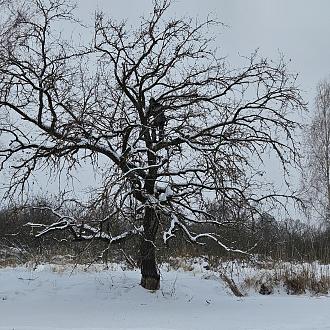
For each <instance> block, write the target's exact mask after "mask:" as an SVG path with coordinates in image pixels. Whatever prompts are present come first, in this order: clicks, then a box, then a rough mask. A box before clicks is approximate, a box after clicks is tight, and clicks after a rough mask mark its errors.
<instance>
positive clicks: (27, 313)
mask: <svg viewBox="0 0 330 330" xmlns="http://www.w3.org/2000/svg"><path fill="white" fill-rule="evenodd" d="M96 268H97V269H95V268H93V267H92V268H91V269H89V270H88V271H84V270H83V269H82V268H81V269H79V268H77V269H75V270H73V271H72V267H71V268H70V266H67V267H65V268H63V266H56V265H46V266H38V268H37V269H36V270H35V271H33V270H31V269H29V268H26V267H17V268H3V269H0V329H1V330H55V329H56V330H59V329H61V330H64V329H70V330H73V329H80V330H81V329H86V330H87V329H88V330H96V329H97V330H101V329H102V330H105V329H107V330H108V329H118V330H119V329H135V330H137V329H139V330H142V329H144V330H150V329H154V330H165V329H166V330H170V329H171V330H174V329H179V330H182V329H189V330H190V329H191V330H195V329H196V330H197V329H198V330H204V329H205V330H208V329H216V330H219V329H222V330H229V329H232V330H240V329H245V330H247V329H250V330H258V329H262V330H274V329H281V330H286V329H296V330H304V329H306V330H307V329H308V330H311V329H315V330H323V329H330V297H329V296H319V297H311V296H309V295H302V296H290V295H286V294H285V293H284V292H283V293H280V294H279V293H276V294H273V295H269V296H262V295H259V294H251V295H249V296H248V297H244V298H237V297H235V296H233V295H232V294H230V293H229V291H228V289H227V288H226V286H225V285H224V284H223V282H221V280H219V278H218V277H216V276H215V275H213V276H212V274H210V272H208V275H209V276H205V275H206V274H205V272H206V271H204V273H203V272H200V271H196V270H193V271H165V270H163V271H162V283H161V285H162V287H161V290H159V291H157V292H148V291H146V290H144V289H143V288H141V287H140V286H139V284H138V283H139V279H140V274H139V272H138V271H129V270H122V269H121V268H120V266H117V267H114V268H113V269H112V270H101V269H100V267H96Z"/></svg>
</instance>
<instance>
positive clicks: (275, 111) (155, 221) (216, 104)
mask: <svg viewBox="0 0 330 330" xmlns="http://www.w3.org/2000/svg"><path fill="white" fill-rule="evenodd" d="M27 4H28V5H29V6H24V5H22V6H20V7H17V6H16V7H15V6H13V5H12V6H11V7H9V9H10V13H11V14H10V15H9V18H8V20H7V21H6V22H5V23H4V24H3V26H2V28H1V31H2V34H1V40H0V111H1V115H2V114H4V115H5V116H6V118H7V121H6V122H3V123H2V124H1V128H0V132H1V133H2V134H3V135H6V136H7V138H6V139H5V140H6V141H9V143H8V146H7V147H5V148H2V149H1V151H0V157H1V165H2V167H4V166H6V164H13V166H12V169H13V172H12V180H11V182H10V187H9V194H10V193H13V192H15V191H17V189H18V188H20V189H24V187H25V185H26V183H27V182H28V180H29V177H30V175H31V173H33V172H34V171H35V170H38V169H43V168H52V169H53V170H54V173H57V172H59V171H60V170H61V169H62V168H63V166H65V168H66V169H67V170H68V171H71V170H73V169H75V168H77V167H79V166H81V165H82V163H83V162H84V161H86V160H89V161H90V162H91V163H92V164H93V165H94V166H95V168H99V167H102V168H106V171H105V175H104V178H103V179H104V181H103V185H102V186H101V187H99V189H98V190H96V191H95V195H94V198H93V203H92V207H94V208H97V207H99V206H100V205H102V203H104V202H105V201H106V202H107V203H108V204H107V205H108V207H109V210H111V212H109V214H108V215H107V216H106V217H104V218H103V219H95V221H94V222H93V223H92V224H91V223H88V224H87V223H84V222H83V221H81V220H79V219H75V218H73V217H70V216H67V215H63V213H62V212H61V210H60V209H57V210H55V209H54V210H52V212H53V213H54V214H55V216H56V217H57V218H58V222H55V223H54V224H52V225H50V226H44V225H43V224H37V225H35V226H39V228H40V233H39V235H44V234H46V233H49V232H51V231H53V230H63V229H67V230H69V231H70V232H71V233H72V235H73V236H74V238H75V239H77V240H92V239H100V240H104V241H106V242H108V243H109V246H110V245H112V244H115V243H119V242H121V241H123V240H127V239H129V238H131V237H136V236H139V237H141V248H140V265H141V272H142V280H141V284H142V286H143V287H145V288H147V289H158V288H159V271H158V268H157V263H156V239H157V238H158V239H159V237H162V240H163V242H164V243H167V242H168V241H169V240H170V239H172V238H174V237H175V233H176V232H177V231H181V232H183V233H184V235H185V237H186V238H187V239H188V240H189V241H191V242H193V243H197V244H205V242H206V240H214V241H216V242H217V243H218V244H219V245H220V246H222V247H223V248H224V249H225V250H227V251H239V250H236V249H235V247H232V246H227V245H226V244H225V243H224V241H223V240H222V238H221V228H223V226H227V225H230V220H228V219H227V220H226V219H222V220H221V221H218V220H216V219H215V218H214V217H213V216H212V215H211V214H210V213H208V212H207V204H208V202H209V200H210V199H218V200H221V202H222V203H225V204H226V205H228V208H229V207H230V205H235V206H237V205H244V207H246V205H249V207H251V208H256V206H257V205H259V204H260V203H262V202H264V201H266V200H272V201H275V200H277V198H280V197H281V196H280V195H278V194H275V192H273V191H267V190H265V189H262V188H261V185H262V184H261V183H260V181H259V180H258V177H260V175H261V174H262V173H261V171H260V162H262V159H263V154H264V153H266V152H268V151H273V152H274V153H275V155H276V156H277V157H278V158H279V160H280V162H281V164H282V166H283V169H284V170H286V169H287V166H289V165H290V164H292V163H294V161H295V157H296V156H297V150H296V147H295V142H294V138H293V132H294V129H295V127H296V123H295V122H294V121H292V120H291V119H290V113H293V112H295V111H297V110H298V109H301V108H303V107H304V105H303V103H302V100H301V98H300V95H299V91H298V89H297V88H296V87H295V76H294V75H291V74H289V73H288V72H287V69H286V65H285V63H284V62H283V61H280V63H279V64H277V65H274V64H273V63H271V62H270V63H269V62H268V61H267V60H266V59H263V58H261V57H259V55H258V54H257V53H255V54H252V55H251V56H250V57H249V58H246V59H245V60H246V65H245V66H244V67H243V68H241V69H234V68H231V67H230V66H229V65H228V64H227V61H226V59H225V58H221V57H219V56H218V55H217V51H216V49H213V48H212V45H213V44H214V41H213V39H212V37H210V35H212V34H213V32H214V29H215V28H216V27H217V26H218V25H219V24H218V23H217V22H215V21H213V20H206V21H205V22H196V20H195V19H180V18H179V19H177V18H175V19H174V18H173V19H167V18H166V11H167V9H168V7H169V6H170V1H168V0H163V1H155V2H154V7H153V11H152V12H151V14H150V15H149V16H147V17H145V18H142V20H141V22H140V24H139V25H138V27H137V28H136V29H135V30H132V28H131V27H130V26H127V24H126V23H125V22H119V23H118V22H116V21H114V20H112V19H106V18H105V17H104V15H103V14H102V13H97V15H96V18H95V28H94V38H93V42H92V43H91V45H89V46H86V47H82V46H80V45H74V43H73V42H72V41H70V40H67V41H66V40H64V39H63V36H62V34H60V33H59V31H58V26H59V24H57V25H55V27H54V24H55V23H56V22H58V21H63V20H64V21H66V22H71V24H78V22H76V21H75V19H74V16H73V14H72V10H73V8H72V6H70V5H68V4H67V1H64V0H52V1H41V0H31V1H28V2H27ZM158 116H160V119H161V120H157V118H158V119H159V117H158ZM263 191H264V192H266V193H265V194H263V193H262V192H263ZM283 196H284V197H286V196H285V195H283ZM118 216H120V217H121V218H124V219H126V222H127V230H126V231H125V232H123V233H121V234H119V235H115V236H114V235H112V233H111V232H110V231H109V228H108V227H107V226H106V223H107V222H111V221H114V219H116V217H118ZM205 223H207V224H209V225H208V226H207V228H208V229H209V228H210V225H212V226H213V228H215V229H214V231H210V232H209V231H208V232H201V233H199V234H197V233H194V232H193V230H192V228H193V227H192V226H191V224H194V225H196V224H200V225H201V226H203V225H205ZM107 228H108V229H107ZM216 228H219V230H220V231H218V232H217V231H216Z"/></svg>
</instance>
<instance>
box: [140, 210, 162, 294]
mask: <svg viewBox="0 0 330 330" xmlns="http://www.w3.org/2000/svg"><path fill="white" fill-rule="evenodd" d="M143 226H144V238H143V239H142V241H141V251H140V252H141V274H142V277H141V286H142V287H144V288H145V289H147V290H158V289H159V286H160V275H159V271H158V267H157V263H156V247H155V239H156V234H157V230H158V219H157V216H156V212H155V210H154V209H153V208H152V207H149V206H147V207H146V210H145V214H144V220H143Z"/></svg>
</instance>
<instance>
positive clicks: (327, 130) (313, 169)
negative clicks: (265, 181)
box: [303, 80, 330, 223]
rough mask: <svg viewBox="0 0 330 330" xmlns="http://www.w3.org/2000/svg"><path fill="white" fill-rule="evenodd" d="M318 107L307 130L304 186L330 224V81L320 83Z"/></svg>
mask: <svg viewBox="0 0 330 330" xmlns="http://www.w3.org/2000/svg"><path fill="white" fill-rule="evenodd" d="M314 109H315V110H314V112H313V116H312V120H311V123H310V125H308V127H307V130H306V132H307V134H306V139H305V141H306V150H305V152H306V157H305V159H306V162H305V165H306V168H305V171H304V172H303V186H304V191H305V194H306V196H307V202H309V205H311V206H312V210H313V211H315V212H316V214H317V215H318V216H319V218H320V219H322V220H323V221H326V223H330V82H329V81H327V80H324V81H322V82H320V83H319V84H318V86H317V94H316V98H315V107H314ZM310 210H311V209H310ZM315 212H311V213H310V214H313V215H315Z"/></svg>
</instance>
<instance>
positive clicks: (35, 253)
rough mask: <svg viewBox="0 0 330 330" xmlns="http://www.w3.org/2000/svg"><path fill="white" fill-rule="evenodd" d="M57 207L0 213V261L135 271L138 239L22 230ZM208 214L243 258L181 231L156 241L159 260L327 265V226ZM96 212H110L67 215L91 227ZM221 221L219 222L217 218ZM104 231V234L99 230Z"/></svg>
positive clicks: (216, 209) (50, 218)
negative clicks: (118, 266)
mask: <svg viewBox="0 0 330 330" xmlns="http://www.w3.org/2000/svg"><path fill="white" fill-rule="evenodd" d="M54 207H55V202H54V201H50V200H46V199H36V201H34V202H33V203H30V204H29V205H25V206H24V207H23V206H21V205H19V206H18V205H15V206H9V207H6V208H3V209H1V210H0V259H2V260H5V259H15V260H16V262H17V261H18V262H26V261H31V260H35V261H40V262H41V261H53V260H55V259H56V258H59V257H62V258H64V259H66V260H69V259H71V260H72V261H74V262H78V263H79V262H83V263H90V262H94V261H95V262H105V263H107V262H110V261H127V262H128V263H129V264H130V265H131V266H138V260H139V255H138V251H139V249H138V246H139V241H138V240H131V241H129V243H128V242H125V241H124V242H123V243H121V244H119V245H115V246H113V245H109V244H107V243H106V242H102V241H100V240H95V241H93V244H91V241H87V242H86V241H79V240H76V241H75V240H72V238H71V237H70V234H69V233H68V232H65V231H55V232H54V233H52V234H49V235H42V236H40V237H36V236H35V235H36V233H37V229H36V228H31V226H26V224H27V223H35V224H38V223H43V224H48V223H49V224H51V223H54V222H56V217H55V216H54V214H53V213H52V212H51V211H50V210H51V209H53V208H54ZM209 209H210V212H213V213H214V216H215V217H224V216H226V217H227V218H228V219H229V220H228V225H227V226H224V227H223V228H221V229H219V230H218V232H217V234H218V235H219V237H221V239H224V240H225V242H226V244H227V245H228V246H231V247H232V248H233V249H234V248H235V247H237V246H239V247H240V249H241V250H244V251H246V252H247V254H246V255H242V254H235V253H232V252H226V251H225V250H224V249H222V248H221V247H220V246H219V245H218V244H216V243H210V242H208V244H205V245H199V246H196V245H194V244H192V243H191V242H189V241H188V240H186V239H185V237H184V235H183V234H182V233H180V232H178V233H177V238H178V239H176V240H173V241H169V243H168V244H167V245H166V246H164V245H163V244H162V242H156V248H157V249H158V250H159V252H160V255H162V260H160V261H167V260H168V258H170V257H173V256H174V257H178V256H185V257H194V256H200V255H201V254H202V255H204V256H208V257H209V258H210V259H211V258H212V259H213V260H214V259H217V258H221V259H226V258H242V257H243V258H244V257H247V258H249V257H251V256H253V257H254V258H255V257H257V258H258V259H261V260H265V259H266V260H284V261H314V260H319V261H320V262H324V263H329V262H330V227H329V226H328V227H326V226H323V227H322V226H313V225H310V224H307V223H304V222H302V221H299V220H293V219H287V220H285V221H277V220H276V219H275V218H274V217H273V216H271V215H270V214H268V213H261V214H255V215H254V216H253V217H248V215H246V214H244V212H241V213H239V212H238V213H237V212H233V210H231V212H229V210H225V209H223V207H220V206H219V205H216V204H211V205H209ZM95 212H97V213H104V214H98V216H100V215H102V216H103V217H104V216H106V215H107V212H111V211H110V210H109V209H106V208H105V209H103V210H102V209H96V210H93V211H89V212H86V211H85V210H83V209H79V208H77V207H72V209H70V210H68V214H71V215H72V216H77V217H78V216H79V218H81V219H83V220H82V221H84V222H85V225H89V224H92V225H95V223H93V221H94V220H93V219H95ZM221 220H222V219H221ZM109 226H111V228H108V230H109V232H112V233H114V234H116V233H120V232H122V231H123V230H125V226H126V221H125V219H121V218H120V217H116V218H113V219H112V221H110V222H109ZM200 226H201V225H200V224H199V225H198V226H196V228H192V229H193V230H195V231H196V233H198V230H202V231H203V232H207V231H209V230H213V231H214V228H209V227H210V226H211V225H210V224H209V223H205V225H204V228H201V229H200ZM103 230H107V229H103Z"/></svg>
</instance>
